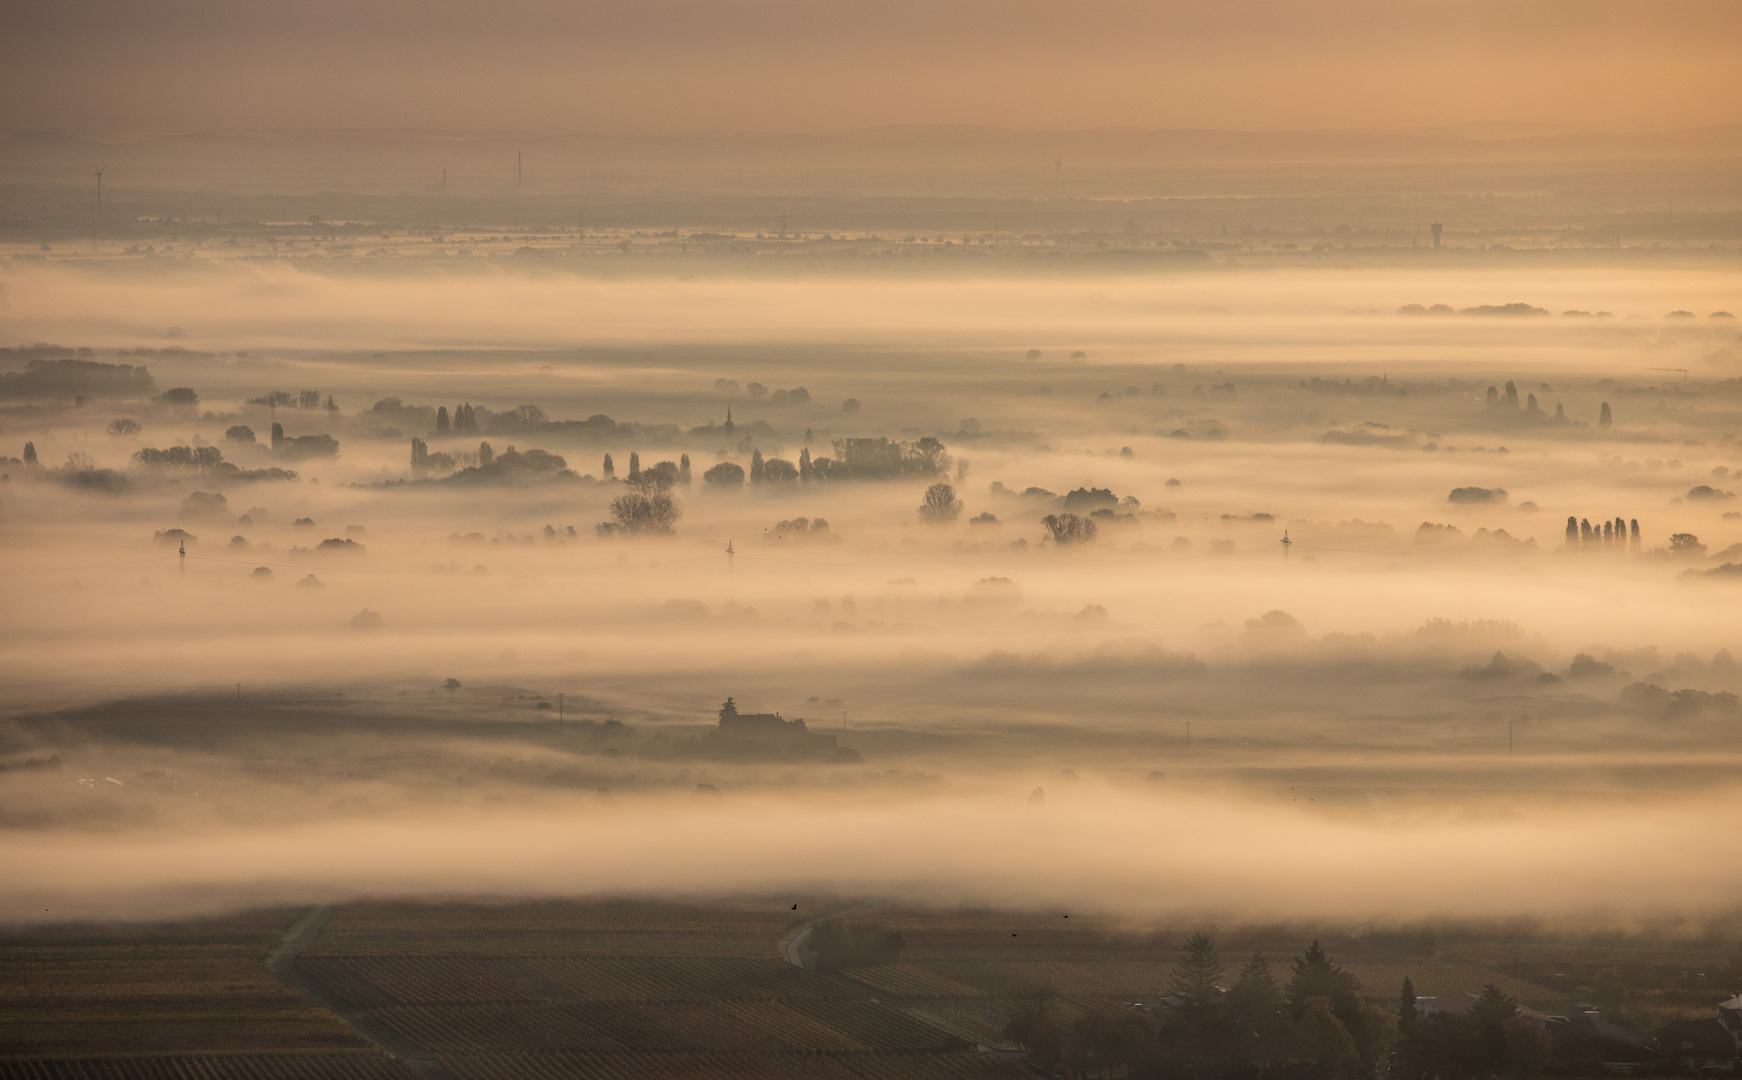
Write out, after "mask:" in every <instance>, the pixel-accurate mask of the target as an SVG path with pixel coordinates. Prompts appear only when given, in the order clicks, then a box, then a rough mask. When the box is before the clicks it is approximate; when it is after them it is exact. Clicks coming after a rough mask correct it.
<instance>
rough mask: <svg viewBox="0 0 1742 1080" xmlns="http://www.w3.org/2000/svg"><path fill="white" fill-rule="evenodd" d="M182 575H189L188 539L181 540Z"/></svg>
mask: <svg viewBox="0 0 1742 1080" xmlns="http://www.w3.org/2000/svg"><path fill="white" fill-rule="evenodd" d="M181 576H182V577H184V578H185V577H187V576H188V542H187V541H186V540H183V541H182V542H181Z"/></svg>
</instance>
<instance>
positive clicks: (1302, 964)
mask: <svg viewBox="0 0 1742 1080" xmlns="http://www.w3.org/2000/svg"><path fill="white" fill-rule="evenodd" d="M1229 974H1230V973H1229V972H1228V970H1227V969H1226V967H1225V966H1224V964H1223V962H1222V959H1221V957H1220V956H1219V955H1218V954H1217V951H1216V945H1215V942H1214V941H1212V940H1211V939H1210V938H1209V936H1208V935H1206V934H1202V933H1199V934H1193V935H1192V936H1191V937H1190V938H1189V939H1187V941H1186V942H1185V951H1184V954H1183V955H1182V956H1181V957H1180V959H1179V960H1178V961H1177V962H1176V963H1175V964H1174V967H1173V972H1172V975H1171V979H1170V982H1169V986H1168V988H1167V989H1168V995H1167V997H1166V998H1164V999H1163V1000H1162V1001H1161V1002H1160V1003H1159V1004H1158V1005H1156V1006H1155V1007H1153V1008H1145V1009H1137V1008H1130V1007H1126V1008H1117V1007H1114V1006H1112V1005H1101V1006H1096V1007H1091V1008H1090V1009H1088V1010H1086V1011H1081V1012H1078V1013H1077V1014H1076V1015H1075V1016H1074V1017H1067V1015H1066V1012H1067V1010H1066V1008H1065V1006H1064V1003H1063V1002H1061V1001H1060V1000H1059V999H1058V998H1057V997H1056V996H1055V995H1053V994H1052V993H1051V992H1050V991H1049V990H1046V989H1038V990H1033V991H1030V992H1029V993H1026V994H1024V995H1021V996H1019V997H1017V998H1016V999H1015V1000H1014V1001H1013V1003H1012V1009H1011V1011H1010V1013H1009V1020H1008V1023H1007V1024H1006V1025H1005V1027H1004V1029H1003V1032H1002V1037H1003V1038H1005V1039H1009V1040H1011V1041H1013V1042H1016V1043H1019V1044H1021V1045H1022V1046H1024V1047H1025V1048H1027V1049H1028V1051H1029V1053H1030V1056H1031V1057H1032V1058H1033V1059H1034V1061H1035V1063H1036V1064H1037V1065H1040V1066H1041V1067H1042V1068H1045V1069H1049V1070H1052V1071H1054V1072H1057V1073H1060V1074H1062V1075H1064V1076H1067V1077H1071V1078H1073V1080H1074V1078H1083V1080H1086V1078H1088V1077H1091V1076H1107V1075H1114V1076H1128V1077H1132V1078H1135V1080H1273V1078H1274V1080H1372V1078H1375V1077H1380V1076H1385V1077H1388V1078H1390V1080H1479V1078H1489V1077H1496V1076H1500V1075H1501V1074H1503V1073H1513V1072H1521V1071H1528V1070H1531V1069H1533V1068H1536V1067H1538V1066H1540V1065H1542V1064H1543V1063H1544V1061H1545V1060H1546V1058H1547V1039H1546V1036H1545V1035H1544V1033H1543V1032H1542V1031H1540V1030H1537V1029H1534V1028H1532V1027H1530V1026H1529V1025H1528V1024H1525V1023H1523V1022H1521V1021H1520V1019H1519V1018H1518V1005H1517V1003H1516V1002H1514V1001H1513V1000H1512V999H1511V998H1508V997H1507V996H1506V995H1505V994H1503V993H1501V992H1500V991H1499V990H1498V989H1496V988H1495V987H1493V986H1489V987H1487V988H1486V989H1484V990H1483V992H1482V995H1481V996H1480V997H1479V998H1478V999H1477V1000H1476V1002H1475V1004H1474V1006H1473V1007H1472V1008H1470V1009H1469V1010H1468V1011H1467V1012H1464V1013H1460V1014H1452V1013H1447V1012H1430V1013H1427V1014H1426V1015H1418V1006H1417V1001H1416V996H1415V990H1414V987H1413V986H1412V985H1411V983H1410V981H1409V980H1408V979H1405V980H1404V983H1403V988H1402V994H1401V995H1400V996H1401V1002H1400V1007H1399V1010H1398V1012H1397V1014H1396V1015H1392V1014H1391V1013H1389V1011H1388V1010H1385V1009H1382V1008H1380V1007H1378V1006H1376V1005H1374V1004H1372V1003H1371V1002H1369V1001H1368V1000H1367V997H1366V994H1365V991H1364V989H1363V987H1362V985H1361V982H1360V980H1359V979H1357V978H1356V977H1355V976H1354V975H1352V974H1351V973H1349V972H1348V971H1345V970H1344V969H1343V967H1342V965H1340V964H1338V963H1337V962H1336V961H1334V960H1333V959H1332V958H1331V957H1330V956H1329V955H1328V954H1327V953H1326V952H1325V950H1324V948H1323V947H1321V946H1320V945H1319V943H1318V942H1316V941H1315V942H1313V943H1312V944H1311V945H1309V946H1308V947H1307V948H1306V950H1305V951H1304V952H1303V953H1302V954H1301V955H1300V956H1298V957H1296V958H1295V959H1294V961H1293V963H1292V965H1291V966H1290V969H1289V972H1288V979H1287V982H1280V981H1278V979H1277V977H1276V974H1275V973H1274V971H1273V970H1272V965H1271V962H1270V960H1269V958H1268V957H1266V956H1264V955H1263V954H1254V955H1253V956H1252V957H1250V958H1249V959H1248V960H1247V961H1246V962H1245V963H1244V964H1242V965H1241V966H1240V968H1239V970H1238V971H1237V972H1234V973H1232V975H1233V977H1232V980H1231V982H1230V980H1229V978H1228V975H1229Z"/></svg>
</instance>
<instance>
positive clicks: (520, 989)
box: [346, 956, 547, 1005]
mask: <svg viewBox="0 0 1742 1080" xmlns="http://www.w3.org/2000/svg"><path fill="white" fill-rule="evenodd" d="M346 963H347V964H348V965H349V966H350V968H351V969H352V970H353V971H355V972H356V973H357V974H358V975H359V976H361V977H362V978H363V979H365V980H367V981H368V982H369V983H370V984H371V985H373V986H374V987H376V988H377V989H378V990H379V991H380V992H381V993H383V994H386V995H387V996H388V997H390V998H392V999H394V1000H395V1001H397V1002H399V1003H402V1004H407V1005H413V1004H417V1005H423V1004H438V1003H442V1002H459V1001H538V1000H541V999H542V998H544V997H546V996H547V995H546V994H541V993H539V992H538V991H539V988H538V987H534V986H529V985H528V982H527V980H526V979H525V978H524V977H520V978H516V977H515V976H516V975H517V974H519V973H516V972H512V971H505V970H504V968H503V966H502V965H501V964H499V963H497V962H494V961H493V960H492V959H491V958H488V957H474V956H359V957H354V958H352V959H350V960H349V961H347V962H346Z"/></svg>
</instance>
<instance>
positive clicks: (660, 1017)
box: [638, 1003, 785, 1053]
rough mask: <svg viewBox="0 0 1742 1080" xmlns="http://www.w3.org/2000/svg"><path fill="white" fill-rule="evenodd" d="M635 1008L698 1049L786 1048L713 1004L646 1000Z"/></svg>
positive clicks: (764, 1051) (766, 1034) (749, 1049)
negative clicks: (652, 1001)
mask: <svg viewBox="0 0 1742 1080" xmlns="http://www.w3.org/2000/svg"><path fill="white" fill-rule="evenodd" d="M638 1009H639V1011H640V1012H641V1013H642V1014H643V1015H645V1016H647V1017H649V1018H651V1019H652V1020H653V1021H654V1022H655V1023H657V1024H660V1025H662V1026H663V1027H665V1028H667V1029H669V1030H671V1031H673V1032H676V1033H677V1034H678V1035H680V1036H681V1037H682V1038H683V1039H685V1040H686V1041H687V1042H689V1043H690V1044H691V1045H692V1046H694V1047H696V1048H697V1049H699V1050H709V1051H738V1052H745V1051H760V1052H763V1053H777V1052H779V1051H782V1050H784V1049H785V1046H784V1044H782V1043H781V1042H780V1040H778V1039H776V1038H775V1037H774V1036H772V1035H770V1034H768V1033H767V1032H765V1031H763V1030H762V1029H760V1028H758V1027H755V1026H753V1025H750V1024H746V1023H745V1022H744V1021H742V1020H740V1019H739V1018H737V1017H735V1016H733V1015H731V1014H730V1013H728V1012H726V1011H724V1010H723V1009H721V1008H719V1007H718V1006H716V1005H707V1004H690V1003H683V1004H655V1003H648V1004H643V1005H640V1006H638Z"/></svg>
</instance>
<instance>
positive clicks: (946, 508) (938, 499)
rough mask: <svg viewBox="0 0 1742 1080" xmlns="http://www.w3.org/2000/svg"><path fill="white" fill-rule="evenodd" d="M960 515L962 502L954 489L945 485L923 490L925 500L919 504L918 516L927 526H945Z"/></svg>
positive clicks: (934, 485)
mask: <svg viewBox="0 0 1742 1080" xmlns="http://www.w3.org/2000/svg"><path fill="white" fill-rule="evenodd" d="M961 515H962V500H960V499H958V498H956V489H955V488H953V487H951V486H950V485H948V484H945V483H937V484H933V485H932V486H931V487H928V488H926V489H925V499H924V500H923V501H921V502H920V504H919V516H920V519H921V520H922V521H924V522H925V523H926V524H928V525H947V524H949V523H950V522H952V521H954V520H956V519H957V518H958V517H960V516H961Z"/></svg>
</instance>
